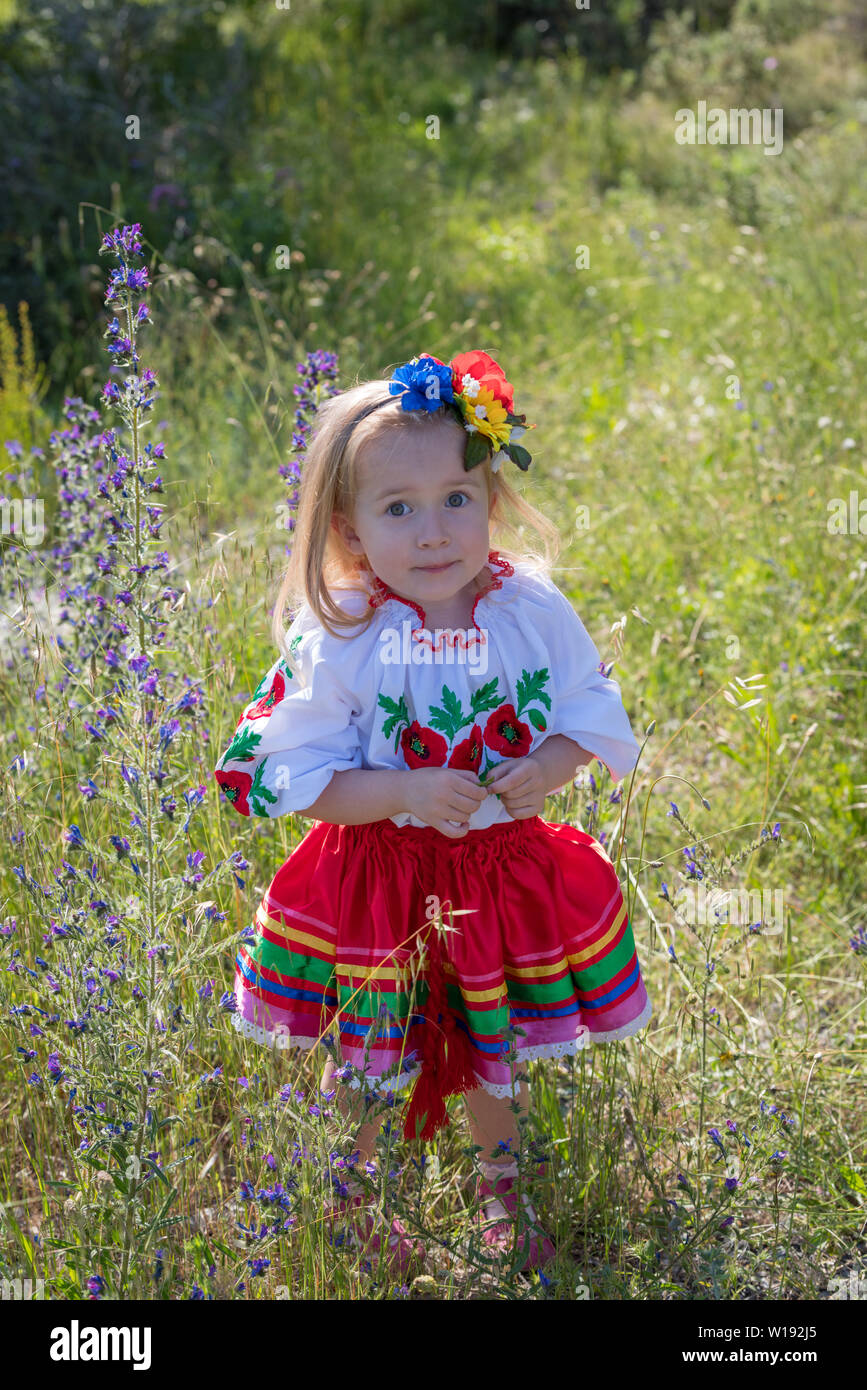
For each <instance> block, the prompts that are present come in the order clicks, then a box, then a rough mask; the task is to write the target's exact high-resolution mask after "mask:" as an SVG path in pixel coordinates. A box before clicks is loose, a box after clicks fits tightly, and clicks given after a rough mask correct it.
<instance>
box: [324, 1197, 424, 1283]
mask: <svg viewBox="0 0 867 1390" xmlns="http://www.w3.org/2000/svg"><path fill="white" fill-rule="evenodd" d="M372 1205H373V1203H372V1199H371V1198H370V1197H368V1196H367V1195H366V1194H365V1193H360V1194H359V1195H358V1196H356V1197H344V1198H341V1199H340V1200H339V1201H337V1202H336V1203H335V1204H334V1206H333V1207H332V1208H331V1210H330V1211H329V1212H328V1216H327V1220H328V1223H329V1227H331V1226H332V1225H334V1224H338V1226H339V1228H342V1229H340V1230H339V1234H338V1242H337V1243H340V1244H346V1245H348V1246H349V1247H350V1248H351V1249H353V1250H364V1251H365V1253H366V1254H367V1255H369V1256H370V1257H371V1258H372V1257H373V1256H377V1255H379V1252H380V1250H381V1248H382V1236H381V1235H380V1229H379V1228H380V1226H381V1223H380V1222H378V1221H377V1219H376V1217H375V1216H374V1213H373V1211H372V1210H371V1207H372ZM359 1218H360V1219H359ZM386 1239H387V1251H386V1253H385V1256H384V1259H385V1262H386V1264H387V1265H390V1266H396V1268H397V1269H398V1270H399V1271H400V1273H401V1274H405V1273H406V1272H407V1271H408V1269H409V1268H410V1266H411V1265H412V1264H414V1263H416V1262H417V1261H419V1260H423V1259H424V1257H425V1254H426V1250H425V1247H424V1244H423V1243H422V1241H420V1240H413V1239H412V1237H411V1236H410V1234H409V1232H408V1231H407V1229H406V1227H405V1226H404V1224H403V1222H402V1221H401V1219H400V1217H399V1216H395V1217H394V1218H393V1219H392V1222H391V1226H390V1228H389V1233H388V1236H387V1238H386Z"/></svg>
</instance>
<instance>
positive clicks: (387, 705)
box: [377, 695, 411, 753]
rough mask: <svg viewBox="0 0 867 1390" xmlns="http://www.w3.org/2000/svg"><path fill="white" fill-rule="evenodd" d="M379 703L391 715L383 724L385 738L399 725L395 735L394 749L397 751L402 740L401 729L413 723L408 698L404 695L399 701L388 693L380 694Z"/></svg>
mask: <svg viewBox="0 0 867 1390" xmlns="http://www.w3.org/2000/svg"><path fill="white" fill-rule="evenodd" d="M377 704H380V705H382V708H383V709H384V710H385V711H386V712H387V714H388V716H389V717H388V719H386V721H385V723H384V724H383V726H382V736H383V738H390V737H391V732H392V729H394V728H395V726H397V734H396V735H395V739H394V751H395V753H396V752H397V748H398V744H399V742H400V733H401V729H403V728H404V727H405V726H407V725H409V724H410V723H411V720H410V717H409V710H408V709H407V707H406V700H405V699H404V698H403V696H402V695H401V697H400V699H399V700H397V701H395V700H392V699H391V698H390V696H388V695H380V696H379V698H378V700H377Z"/></svg>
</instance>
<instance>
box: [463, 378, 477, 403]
mask: <svg viewBox="0 0 867 1390" xmlns="http://www.w3.org/2000/svg"><path fill="white" fill-rule="evenodd" d="M478 394H479V379H478V377H475V376H470V374H469V372H467V373H466V374H465V375H464V376H462V377H461V395H462V396H467V397H468V398H469V399H470V400H471V401H474V400H475V399H476V396H477V395H478Z"/></svg>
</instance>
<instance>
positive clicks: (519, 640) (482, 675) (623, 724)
mask: <svg viewBox="0 0 867 1390" xmlns="http://www.w3.org/2000/svg"><path fill="white" fill-rule="evenodd" d="M488 568H489V570H490V571H491V577H490V582H489V583H488V584H487V585H486V586H485V587H484V588H483V589H482V590H481V592H480V593H479V594H478V595H477V596H476V599H475V602H474V604H473V614H472V619H473V626H472V627H471V628H468V629H449V628H446V629H434V630H433V631H428V629H427V628H426V627H425V625H424V624H425V617H424V611H423V609H422V608H421V607H420V606H419V605H418V604H416V603H413V602H411V601H410V600H409V599H404V598H400V597H399V596H398V595H397V594H395V593H393V592H392V590H391V589H389V588H387V587H386V585H385V584H383V582H382V581H381V580H380V579H378V578H376V577H374V578H373V580H372V583H371V586H370V590H369V591H368V592H361V590H359V589H355V590H349V589H347V590H337V589H335V590H332V591H331V592H332V594H333V596H334V598H335V601H336V602H337V603H338V604H339V605H340V606H341V607H342V608H345V609H346V610H347V611H349V612H352V613H362V612H363V611H364V610H365V608H368V607H370V608H373V609H374V617H373V620H372V622H371V624H370V626H369V627H368V628H367V629H366V630H364V631H356V632H355V633H353V634H351V635H350V636H349V637H335V636H332V634H331V633H329V632H328V631H327V630H326V629H325V628H323V627H322V625H321V624H320V623H319V621H318V619H317V618H316V617H315V615H314V614H313V612H312V610H311V609H310V607H309V605H307V604H306V603H305V604H302V606H301V609H300V610H299V612H298V613H297V614H296V616H295V619H294V621H293V623H292V625H291V627H290V628H289V630H288V632H287V634H286V636H287V644H288V648H289V651H290V654H291V657H292V661H291V665H290V664H288V663H287V662H286V660H284V658H283V657H280V658H279V660H277V661H275V662H274V664H273V666H271V667H270V668H269V670H268V671H266V673H265V675H264V676H263V678H262V680H261V682H260V683H259V686H258V687H257V689H256V691H255V692H254V694H253V697H252V699H251V700H250V702H249V703H248V704H247V705H246V707H245V709H244V710H243V713H242V714H241V716H240V718H239V720H238V724H237V727H236V729H235V732H234V734H233V736H232V740H231V743H230V744H229V745H228V747H227V748H226V749H225V751H224V752H223V754H222V756H221V758H220V760H219V762H218V763H217V767H216V768H215V770H214V776H215V777H216V779H217V782H218V783H219V785H220V787H221V788H222V791H223V792H224V793H225V796H226V799H227V800H228V801H229V802H230V804H231V805H232V806H234V808H235V810H236V811H238V812H239V813H240V814H241V815H243V816H249V815H251V814H252V815H254V816H269V817H273V816H282V815H285V814H287V813H288V812H290V811H304V810H305V809H306V808H307V807H308V806H311V805H312V804H313V802H314V801H316V799H317V797H319V796H320V794H321V793H322V792H323V791H324V790H325V788H326V787H327V785H328V783H329V782H330V781H331V777H332V775H333V774H334V773H335V772H338V771H345V770H347V769H350V768H371V769H382V770H388V769H406V768H410V769H412V768H420V767H454V768H468V769H471V770H472V771H475V772H478V773H479V774H480V775H484V773H485V771H486V770H487V769H489V768H493V767H495V766H496V765H497V764H498V763H500V762H502V761H503V759H505V758H523V757H526V755H527V754H528V753H531V752H533V751H534V749H536V748H538V747H539V745H540V744H541V743H543V742H544V740H545V739H546V738H547V737H548V736H549V735H550V734H565V735H566V737H567V738H571V739H573V740H574V741H575V742H576V743H577V744H580V746H581V747H582V748H586V749H587V750H588V752H591V753H593V754H595V756H596V757H597V758H598V759H599V760H600V762H602V763H603V764H604V765H605V766H606V767H607V768H608V771H609V773H610V774H611V777H612V779H613V780H614V781H615V782H616V781H619V780H620V778H621V777H624V776H625V775H626V773H628V772H630V771H631V769H632V768H633V767H634V766H635V763H636V760H637V757H638V753H639V744H638V742H637V740H636V739H635V737H634V735H633V732H632V729H631V727H630V723H629V719H628V717H627V714H626V711H625V709H624V707H623V703H622V701H621V698H620V687H619V685H618V684H617V682H616V681H614V680H611V679H610V678H607V677H606V676H604V675H603V674H602V666H603V664H602V662H601V660H600V656H599V652H598V651H597V649H596V647H595V645H594V643H593V641H592V639H591V638H590V636H589V634H588V632H587V629H586V628H585V627H584V624H583V623H582V622H581V620H580V618H579V617H578V616H577V614H576V613H575V610H574V608H573V607H572V604H571V603H570V602H569V600H568V599H567V598H566V596H565V594H563V593H561V592H560V590H559V589H558V588H557V586H556V584H554V583H553V581H552V580H550V579H549V578H548V577H547V576H546V575H544V574H543V573H541V572H540V571H538V570H537V569H535V568H534V567H532V566H531V565H530V564H529V563H525V562H520V563H518V564H516V565H515V566H512V565H511V564H510V563H509V561H508V560H506V559H504V558H502V557H501V556H500V555H499V554H498V552H497V551H495V550H492V551H490V552H489V555H488ZM391 819H392V820H393V821H394V823H395V824H396V825H406V824H411V825H425V824H426V823H427V822H425V821H423V820H419V819H417V818H416V817H415V816H413V815H411V814H410V813H409V812H403V813H401V814H400V815H396V816H392V817H391ZM511 819H512V817H511V816H510V815H509V813H508V811H507V810H506V808H505V806H504V805H503V803H502V801H501V800H500V798H499V797H497V796H495V795H491V796H488V797H486V798H485V800H484V801H483V802H482V804H481V806H480V807H479V809H478V810H477V811H476V812H474V814H473V815H472V816H471V817H470V820H469V826H470V829H471V830H481V829H484V828H485V827H486V826H488V825H493V824H495V823H496V822H498V821H510V820H511Z"/></svg>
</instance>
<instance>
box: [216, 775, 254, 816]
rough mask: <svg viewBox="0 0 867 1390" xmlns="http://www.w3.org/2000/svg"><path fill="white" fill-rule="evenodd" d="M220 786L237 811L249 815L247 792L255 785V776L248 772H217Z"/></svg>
mask: <svg viewBox="0 0 867 1390" xmlns="http://www.w3.org/2000/svg"><path fill="white" fill-rule="evenodd" d="M214 776H215V777H216V779H217V781H218V783H219V784H220V787H221V788H222V790H223V792H224V793H225V796H226V800H227V801H228V802H229V803H230V804H231V805H232V806H234V808H235V810H236V811H240V813H241V815H242V816H249V814H250V803H249V802H248V800H247V793H248V791H249V790H250V788H251V786H252V785H253V778H252V777H251V776H250V774H249V773H248V772H219V771H218V772H215V773H214Z"/></svg>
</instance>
